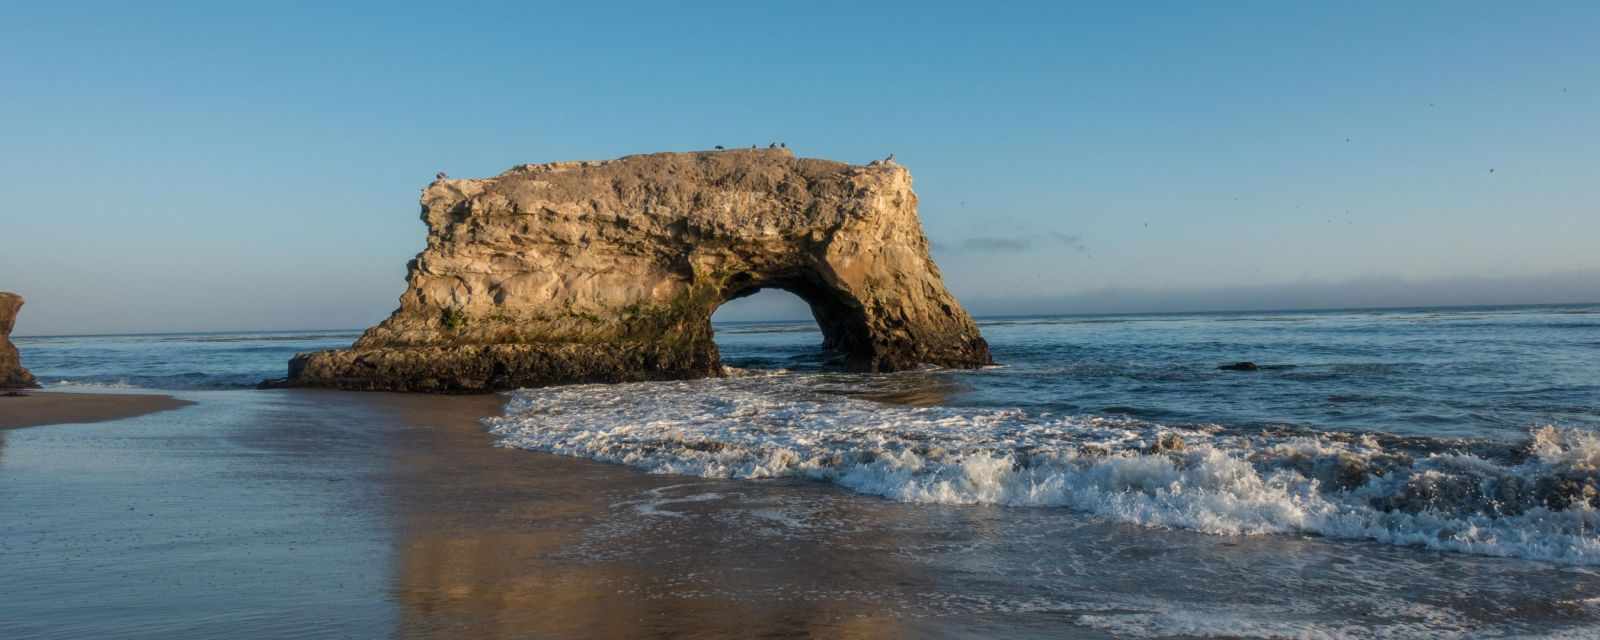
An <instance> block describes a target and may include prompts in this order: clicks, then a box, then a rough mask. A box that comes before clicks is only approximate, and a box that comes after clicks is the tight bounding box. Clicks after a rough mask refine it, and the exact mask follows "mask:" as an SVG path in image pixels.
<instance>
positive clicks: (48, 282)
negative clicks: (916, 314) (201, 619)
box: [0, 2, 1600, 335]
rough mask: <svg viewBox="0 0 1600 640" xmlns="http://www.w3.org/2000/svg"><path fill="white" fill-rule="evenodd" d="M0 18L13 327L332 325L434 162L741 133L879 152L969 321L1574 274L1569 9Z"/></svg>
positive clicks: (735, 139) (1379, 296)
mask: <svg viewBox="0 0 1600 640" xmlns="http://www.w3.org/2000/svg"><path fill="white" fill-rule="evenodd" d="M0 25H3V26H0V35H4V38H3V40H0V42H3V44H0V50H3V51H4V55H0V77H3V78H5V80H6V81H5V82H3V83H0V140H3V141H4V142H3V144H0V170H3V171H4V173H5V175H6V176H7V180H6V183H5V184H6V185H7V187H8V188H7V193H6V196H7V197H6V201H5V206H4V207H3V209H0V274H3V275H0V289H3V290H11V291H16V292H18V293H21V294H22V295H24V296H25V297H26V298H27V299H28V306H27V307H26V309H25V311H24V312H23V314H22V316H21V318H20V321H19V324H18V327H17V333H18V334H19V335H39V334H74V333H115V332H145V331H200V330H234V329H311V328H359V327H364V326H367V325H370V324H372V323H374V322H376V321H377V320H379V319H381V318H383V317H384V316H386V315H387V314H388V313H389V312H390V311H391V310H393V308H394V307H395V306H396V299H397V297H398V296H399V294H400V293H401V292H402V291H403V289H404V286H405V285H404V281H403V279H404V275H405V267H404V265H405V263H406V261H407V260H409V259H410V258H411V257H412V256H413V255H415V254H416V252H417V251H418V250H420V249H421V248H422V244H423V240H424V229H423V227H422V224H421V223H420V222H419V221H418V220H417V203H416V197H417V193H418V190H419V189H420V188H421V187H422V186H424V185H425V184H427V183H428V182H429V181H430V180H431V179H432V176H433V174H434V172H436V171H447V172H449V173H450V174H451V175H452V176H457V177H464V176H487V175H493V174H497V173H499V172H501V171H503V170H505V169H506V168H508V167H510V166H513V165H516V164H521V163H525V162H544V161H553V160H572V159H600V158H610V157H616V156H621V155H627V154H633V153H647V152H653V151H665V150H675V151H687V150H697V149H708V148H711V147H712V146H714V145H726V146H730V147H734V146H748V145H751V144H756V145H761V146H765V145H766V144H768V143H769V142H773V141H784V142H787V143H788V145H789V146H790V147H791V148H792V149H794V151H795V152H796V153H798V154H799V155H802V156H808V157H821V158H830V159H837V160H845V161H851V162H858V163H864V162H867V161H870V160H873V159H878V158H882V157H884V156H887V155H888V154H890V153H894V154H895V155H896V158H897V160H898V161H899V162H900V163H901V164H904V165H906V166H907V167H909V168H910V169H911V171H912V173H913V175H914V176H915V178H916V189H917V193H918V195H919V198H920V210H921V215H922V219H923V222H924V225H925V229H926V231H927V233H928V236H929V237H930V239H931V240H932V242H933V243H934V256H935V258H936V259H937V261H938V264H939V266H940V268H941V270H942V272H943V274H944V277H945V279H946V282H947V284H948V285H949V286H950V288H951V290H952V291H953V292H954V293H955V294H956V296H957V297H958V298H960V299H961V301H962V302H963V304H964V305H966V306H967V307H968V308H969V309H970V310H971V311H972V312H973V313H974V314H975V315H979V316H985V315H1011V314H1034V313H1110V312H1141V311H1185V310H1221V309H1251V310H1254V309H1283V308H1307V307H1311V308H1343V307H1370V306H1425V305H1455V304H1525V303H1578V302H1600V251H1597V250H1596V249H1595V246H1596V244H1597V240H1600V163H1596V162H1595V156H1594V152H1593V150H1594V149H1597V148H1600V121H1597V120H1596V118H1595V117H1594V114H1596V113H1600V39H1596V38H1595V37H1594V34H1595V33H1600V5H1585V4H1581V3H1568V4H1551V5H1538V6H1534V5H1526V4H1524V5H1513V4H1505V3H1477V2H1474V3H1446V2H1438V3H1433V2H1424V3H1406V4H1405V5H1404V6H1394V5H1393V3H1377V2H1371V3H1365V2H1364V3H1347V4H1341V5H1339V6H1336V7H1335V6H1280V5H1278V4H1273V3H1260V4H1246V5H1237V6H1230V7H1226V8H1211V7H1195V6H1189V5H1185V4H1179V3H1173V4H1168V5H1162V6H1144V7H1139V8H1122V7H1062V6H1057V5H1056V4H1053V3H1034V4H1019V5H1014V6H1009V7H981V6H977V5H970V4H968V5H943V6H930V5H928V4H923V3H902V4H892V3H874V4H871V5H866V6H858V5H853V4H837V5H825V4H810V5H806V6H804V7H786V8H777V9H774V8H766V7H754V6H749V5H747V4H738V3H726V4H722V3H718V4H714V5H712V4H707V5H702V6H700V7H696V8H681V7H665V6H657V5H642V6H632V7H620V6H605V7H600V6H596V7H583V6H572V5H570V4H568V5H560V6H548V7H541V6H533V5H531V4H529V3H516V4H510V3H506V4H493V5H484V6H481V7H479V8H475V9H473V10H471V11H465V10H463V11H451V10H446V9H444V8H442V7H441V6H440V5H436V4H403V3H392V2H391V3H381V4H380V3H368V4H360V5H346V6H343V7H297V8H292V9H290V8H283V7H275V6H254V7H244V8H239V7H231V8H221V7H217V6H213V5H210V4H204V3H163V4H160V5H159V6H158V5H139V6H121V5H115V4H109V3H108V4H97V3H82V4H75V5H74V6H65V5H52V4H22V3H13V4H11V5H7V6H5V7H3V8H0ZM803 315H804V308H803V306H801V305H799V304H798V302H797V301H796V300H795V299H793V298H792V297H787V296H774V295H761V296H756V297H753V298H750V299H748V301H739V302H735V303H732V304H730V305H729V306H728V307H727V308H726V309H725V311H724V312H723V313H719V315H718V318H719V319H758V318H785V319H787V318H797V317H803Z"/></svg>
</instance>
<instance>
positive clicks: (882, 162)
mask: <svg viewBox="0 0 1600 640" xmlns="http://www.w3.org/2000/svg"><path fill="white" fill-rule="evenodd" d="M714 148H715V149H716V150H717V151H727V150H728V148H727V147H724V146H722V145H720V144H719V145H717V146H716V147H714ZM750 148H751V149H754V148H756V145H750ZM767 148H768V149H788V148H789V145H787V144H784V143H782V142H774V143H772V144H769V145H767ZM885 164H894V154H892V153H891V154H889V157H887V158H884V159H882V160H873V161H872V162H868V163H867V166H869V167H876V166H879V165H885ZM433 179H434V180H435V181H439V180H448V179H450V176H449V175H448V174H446V173H445V172H443V171H440V172H438V173H435V174H433Z"/></svg>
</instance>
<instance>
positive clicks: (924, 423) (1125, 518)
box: [485, 375, 1600, 565]
mask: <svg viewBox="0 0 1600 640" xmlns="http://www.w3.org/2000/svg"><path fill="white" fill-rule="evenodd" d="M839 385H840V383H839V381H838V379H837V376H835V377H829V376H824V375H777V376H746V377H735V378H725V379H714V380H699V381H687V382H647V383H636V384H623V385H583V386H569V387H554V388H546V389H533V390H523V391H518V392H516V393H514V394H512V396H511V399H510V401H509V403H508V404H507V407H506V415H504V416H501V417H494V418H488V419H486V420H485V423H486V424H487V426H488V427H489V428H490V430H491V431H492V433H494V434H495V435H497V436H498V437H499V444H500V445H501V446H506V447H516V448H521V449H529V450H534V451H543V452H550V453H557V454H562V455H568V456H578V457H584V458H591V459H595V460H601V461H606V462H613V463H620V464H626V465H630V466H633V467H637V468H640V469H644V470H648V471H650V472H654V473H668V474H682V475H690V476H702V477H711V478H749V479H754V478H777V477H801V478H811V479H816V480H823V481H827V482H832V483H835V484H838V485H840V486H843V487H846V488H849V489H851V490H854V491H857V492H860V493H864V494H869V495H875V496H882V497H885V498H890V499H894V500H900V501H906V502H914V503H943V504H995V505H1006V506H1017V507H1066V508H1071V509H1075V510H1080V511H1085V512H1089V513H1093V514H1097V515H1099V516H1102V517H1105V518H1110V519H1113V520H1117V521H1121V522H1126V523H1131V524H1137V525H1144V526H1152V527H1172V528H1182V529H1190V530H1194V531H1200V532H1205V533H1211V534H1225V535H1258V534H1275V533H1304V534H1316V535H1322V536H1329V537H1337V538H1352V539H1368V540H1374V541H1379V542H1383V543H1389V544H1396V545H1416V546H1421V547H1426V548H1429V549H1437V550H1446V551H1457V552H1464V553H1473V554H1483V555H1491V556H1512V557H1521V558H1528V559H1536V560H1546V561H1551V562H1557V563H1563V564H1583V565H1588V564H1600V533H1597V532H1600V434H1596V433H1595V432H1592V431H1583V430H1576V429H1563V428H1557V427H1544V428H1540V429H1537V430H1534V431H1533V432H1531V433H1530V434H1529V436H1528V439H1527V441H1526V442H1524V443H1521V444H1504V443H1495V442H1488V441H1469V440H1459V441H1456V440H1439V439H1431V438H1402V437H1397V436H1387V435H1381V434H1349V433H1318V432H1310V431H1304V430H1295V429H1289V428H1284V429H1278V430H1259V429H1257V430H1253V431H1242V430H1235V429H1228V428H1225V427H1222V426H1218V425H1188V426H1182V427H1174V426H1167V425H1162V424H1159V423H1154V422H1148V421H1141V420H1138V419H1133V418H1121V417H1094V416H1069V415H1052V414H1049V413H1041V412H1028V411H1023V410H1016V409H976V408H953V407H942V406H931V407H911V406H897V405H888V404H882V403H878V402H873V401H869V400H863V399H859V398H854V397H844V396H839V395H837V387H838V386H839Z"/></svg>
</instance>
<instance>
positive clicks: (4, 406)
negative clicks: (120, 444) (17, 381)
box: [0, 391, 194, 429]
mask: <svg viewBox="0 0 1600 640" xmlns="http://www.w3.org/2000/svg"><path fill="white" fill-rule="evenodd" d="M10 393H15V394H17V395H9V394H10ZM191 404H194V403H193V402H190V401H188V400H179V399H177V398H174V397H172V396H166V395H155V394H131V393H115V394H112V393H60V392H55V391H17V392H8V393H3V394H0V429H20V428H22V427H37V426H42V425H51V424H80V423H91V422H105V421H107V420H121V419H123V418H133V417H137V416H142V415H145V414H148V413H155V412H157V411H169V410H172V409H177V408H179V407H185V406H188V405H191Z"/></svg>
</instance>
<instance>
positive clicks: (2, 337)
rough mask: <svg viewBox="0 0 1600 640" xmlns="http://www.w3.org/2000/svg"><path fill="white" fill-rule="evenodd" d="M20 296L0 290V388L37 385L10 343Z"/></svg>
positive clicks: (26, 387)
mask: <svg viewBox="0 0 1600 640" xmlns="http://www.w3.org/2000/svg"><path fill="white" fill-rule="evenodd" d="M21 310H22V296H19V295H17V294H15V293H9V292H6V291H0V389H18V388H23V389H30V388H33V387H37V386H39V383H38V382H36V381H34V379H33V374H31V373H28V370H27V369H24V368H22V356H21V355H20V354H18V353H17V347H16V345H13V344H11V329H12V328H13V327H15V326H16V325H17V312H18V311H21Z"/></svg>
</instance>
